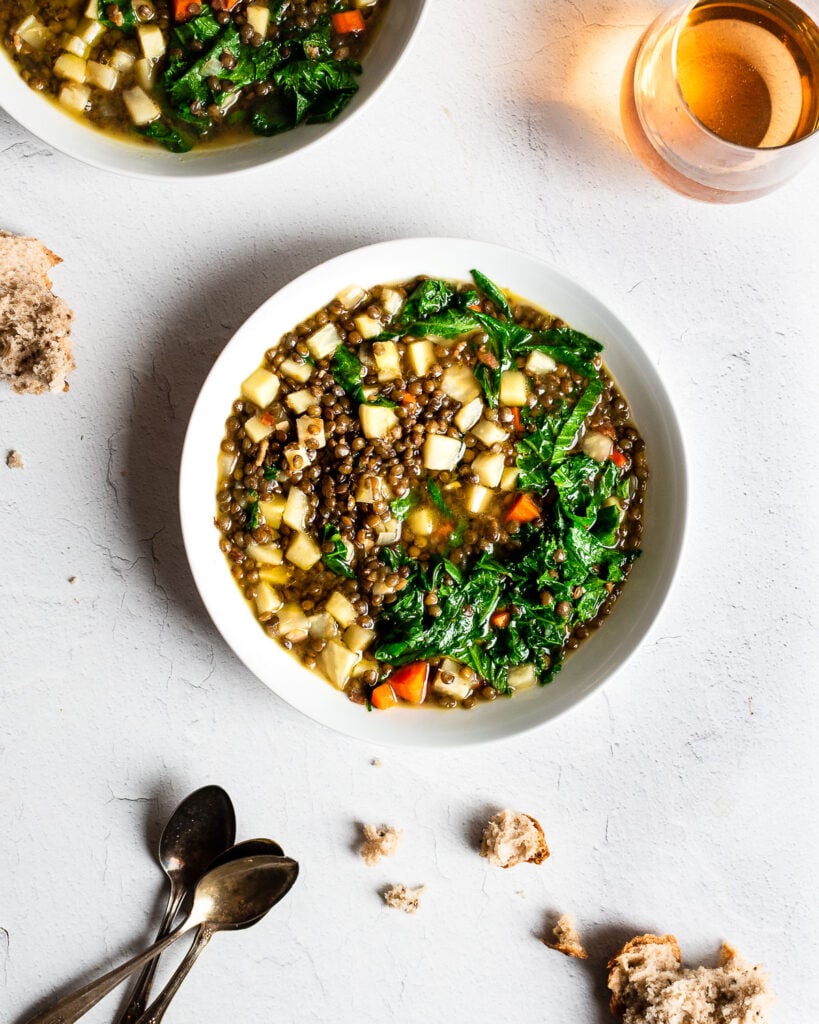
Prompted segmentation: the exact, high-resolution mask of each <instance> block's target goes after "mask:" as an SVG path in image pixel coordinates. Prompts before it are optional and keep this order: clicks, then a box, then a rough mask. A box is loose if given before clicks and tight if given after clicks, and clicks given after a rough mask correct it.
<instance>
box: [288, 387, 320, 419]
mask: <svg viewBox="0 0 819 1024" xmlns="http://www.w3.org/2000/svg"><path fill="white" fill-rule="evenodd" d="M284 401H285V403H286V404H287V406H288V407H289V408H290V409H292V410H293V412H295V413H298V414H301V413H303V412H307V410H308V409H309V408H310V406H311V405H315V404H316V398H315V396H314V395H313V392H312V391H310V390H308V389H307V388H304V389H303V390H302V391H291V392H290V394H289V395H288V396H287V398H285V400H284Z"/></svg>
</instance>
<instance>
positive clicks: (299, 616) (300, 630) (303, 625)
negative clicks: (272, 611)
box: [278, 601, 310, 641]
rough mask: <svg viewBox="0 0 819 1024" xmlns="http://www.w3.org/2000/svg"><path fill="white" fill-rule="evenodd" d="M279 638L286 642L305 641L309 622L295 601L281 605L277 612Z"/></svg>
mask: <svg viewBox="0 0 819 1024" xmlns="http://www.w3.org/2000/svg"><path fill="white" fill-rule="evenodd" d="M278 617H279V636H283V637H284V638H285V639H286V640H294V641H299V640H306V639H307V636H308V634H309V632H310V620H309V619H308V617H307V616H306V615H305V613H304V610H303V609H302V607H301V605H300V604H296V602H295V601H291V602H288V604H285V605H282V607H281V608H280V609H279V611H278Z"/></svg>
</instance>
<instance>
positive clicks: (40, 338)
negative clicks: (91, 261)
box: [0, 231, 74, 395]
mask: <svg viewBox="0 0 819 1024" xmlns="http://www.w3.org/2000/svg"><path fill="white" fill-rule="evenodd" d="M59 262H60V259H59V257H58V256H55V255H54V253H53V252H51V250H50V249H47V248H46V247H45V246H44V245H43V244H42V243H41V242H38V241H37V239H36V238H21V237H18V236H16V235H10V234H8V233H7V232H4V231H0V380H5V381H7V382H8V383H9V384H10V385H11V387H12V388H13V389H14V390H15V391H17V392H19V393H20V394H30V395H37V394H43V393H45V392H47V391H67V390H68V384H67V383H66V380H65V378H66V375H67V374H69V373H70V372H71V371H72V370H73V369H74V359H73V357H72V354H71V322H72V320H73V318H74V314H73V313H72V312H71V310H70V309H69V308H68V306H67V305H66V304H65V302H63V300H62V299H60V298H58V297H57V296H56V295H54V294H53V293H52V291H51V282H50V280H49V277H48V272H49V270H50V269H51V267H53V266H54V265H55V264H57V263H59Z"/></svg>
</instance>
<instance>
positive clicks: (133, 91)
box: [122, 85, 162, 125]
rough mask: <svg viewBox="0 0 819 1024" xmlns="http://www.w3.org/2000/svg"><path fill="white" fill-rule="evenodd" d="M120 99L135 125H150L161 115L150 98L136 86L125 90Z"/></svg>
mask: <svg viewBox="0 0 819 1024" xmlns="http://www.w3.org/2000/svg"><path fill="white" fill-rule="evenodd" d="M122 99H123V101H124V102H125V106H126V108H127V110H128V114H129V116H130V118H131V120H132V121H133V122H134V124H135V125H143V124H150V123H151V121H155V120H156V119H157V118H158V117H159V115H160V114H161V113H162V111H161V110H160V109H159V107H158V106H157V105H156V103H154V101H153V100H152V99H151V97H150V96H149V95H148V94H147V93H146V92H145V90H144V89H141V88H140V87H139V86H138V85H134V86H132V87H131V88H130V89H125V91H124V92H123V94H122Z"/></svg>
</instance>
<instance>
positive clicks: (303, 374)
mask: <svg viewBox="0 0 819 1024" xmlns="http://www.w3.org/2000/svg"><path fill="white" fill-rule="evenodd" d="M279 369H280V370H281V372H282V373H283V374H284V375H285V377H289V378H290V380H294V381H296V382H297V383H298V384H306V383H307V381H308V380H310V377H311V375H312V373H313V367H312V366H311V365H310V364H309V363H297V362H296V361H295V359H285V360H284V362H283V363H282V364H281V366H280V367H279Z"/></svg>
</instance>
